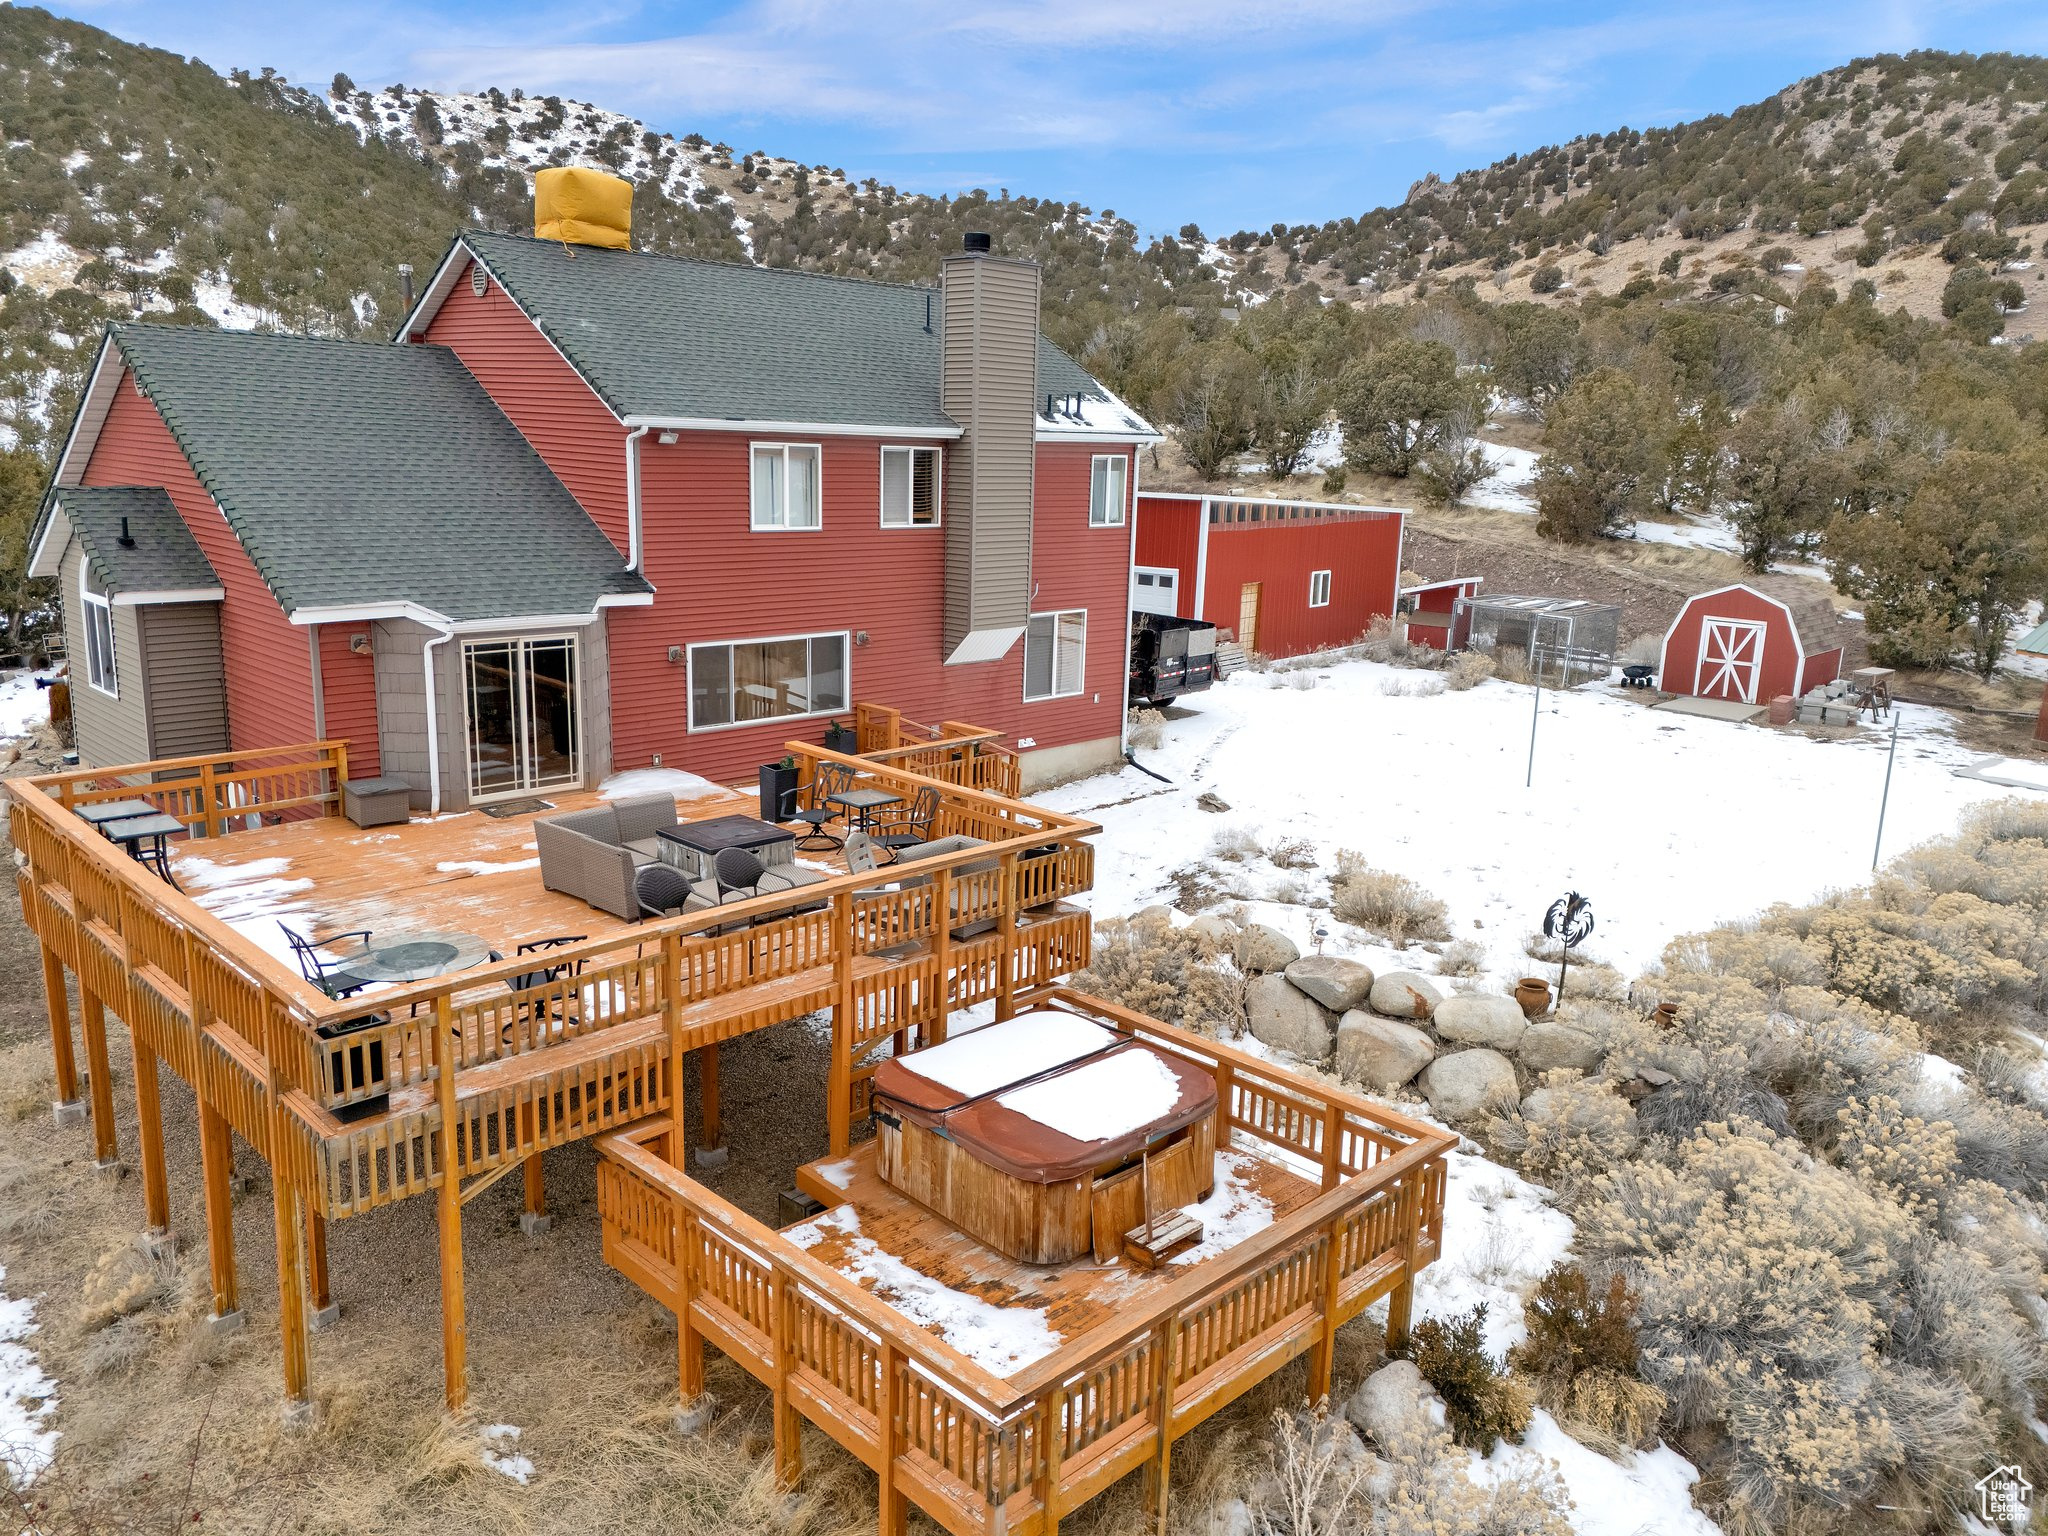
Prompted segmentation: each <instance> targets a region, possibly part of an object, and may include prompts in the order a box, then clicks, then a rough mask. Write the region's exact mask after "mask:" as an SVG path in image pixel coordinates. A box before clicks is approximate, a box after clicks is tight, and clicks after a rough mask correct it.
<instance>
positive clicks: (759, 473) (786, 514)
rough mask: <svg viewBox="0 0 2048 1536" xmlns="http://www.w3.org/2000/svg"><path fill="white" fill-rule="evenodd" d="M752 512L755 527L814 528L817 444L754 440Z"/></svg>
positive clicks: (817, 501)
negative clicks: (760, 441) (757, 441)
mask: <svg viewBox="0 0 2048 1536" xmlns="http://www.w3.org/2000/svg"><path fill="white" fill-rule="evenodd" d="M753 479H754V485H753V513H752V516H751V517H750V519H749V522H750V525H751V526H752V527H754V528H757V529H780V528H816V527H817V526H818V525H819V516H818V507H819V503H820V498H819V494H818V445H817V444H816V443H756V444H754V472H753Z"/></svg>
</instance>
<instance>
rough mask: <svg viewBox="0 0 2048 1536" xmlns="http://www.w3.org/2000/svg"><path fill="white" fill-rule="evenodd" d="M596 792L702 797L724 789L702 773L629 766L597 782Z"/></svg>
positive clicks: (619, 796) (620, 795)
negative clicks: (599, 782) (598, 783)
mask: <svg viewBox="0 0 2048 1536" xmlns="http://www.w3.org/2000/svg"><path fill="white" fill-rule="evenodd" d="M597 793H598V796H599V798H601V799H605V800H623V799H625V798H626V796H628V795H663V794H665V795H673V796H674V797H675V798H676V799H678V800H702V799H704V798H705V797H706V796H708V795H722V794H724V793H725V790H724V788H723V787H722V786H720V785H717V784H714V783H712V782H711V781H710V780H709V779H707V778H704V777H703V776H702V775H700V774H695V773H685V772H684V771H683V770H682V769H680V768H629V769H627V770H626V771H625V772H624V773H615V774H613V775H612V776H611V777H610V778H608V779H606V780H605V781H604V782H603V783H602V784H600V785H598V786H597Z"/></svg>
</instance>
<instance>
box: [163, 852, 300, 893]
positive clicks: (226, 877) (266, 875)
mask: <svg viewBox="0 0 2048 1536" xmlns="http://www.w3.org/2000/svg"><path fill="white" fill-rule="evenodd" d="M291 867H292V861H291V860H290V859H286V858H276V859H251V860H250V861H249V862H248V863H246V864H216V863H215V862H214V861H213V860H212V859H205V858H201V857H200V856H199V855H198V854H196V853H188V854H186V855H185V857H183V858H182V859H180V860H178V884H180V885H181V886H183V887H184V888H185V892H186V894H187V895H193V894H195V893H197V892H199V891H217V890H219V889H220V888H221V887H222V886H224V885H241V884H243V883H245V882H247V881H251V880H274V879H276V878H277V877H278V876H279V875H282V874H283V873H284V872H285V871H286V870H288V869H290V868H291Z"/></svg>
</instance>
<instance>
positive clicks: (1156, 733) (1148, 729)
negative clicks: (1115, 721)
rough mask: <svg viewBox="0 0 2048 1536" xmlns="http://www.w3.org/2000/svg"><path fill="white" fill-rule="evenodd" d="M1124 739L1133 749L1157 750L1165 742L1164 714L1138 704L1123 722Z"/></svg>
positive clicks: (1139, 750)
mask: <svg viewBox="0 0 2048 1536" xmlns="http://www.w3.org/2000/svg"><path fill="white" fill-rule="evenodd" d="M1124 741H1125V743H1126V744H1127V745H1128V746H1129V747H1130V748H1131V749H1132V750H1133V751H1138V752H1153V751H1157V750H1158V749H1159V748H1160V747H1162V746H1164V745H1165V744H1166V716H1164V715H1163V714H1161V713H1160V712H1159V711H1158V710H1156V709H1147V708H1145V707H1144V706H1143V705H1140V706H1139V707H1138V708H1136V709H1134V710H1132V711H1131V713H1130V716H1129V718H1128V719H1127V720H1126V721H1125V722H1124Z"/></svg>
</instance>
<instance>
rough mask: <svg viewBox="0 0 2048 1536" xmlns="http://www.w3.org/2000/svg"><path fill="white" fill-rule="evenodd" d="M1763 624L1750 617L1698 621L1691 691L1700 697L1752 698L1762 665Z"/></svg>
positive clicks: (1749, 701) (1751, 701) (1747, 700)
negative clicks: (1696, 664) (1696, 658)
mask: <svg viewBox="0 0 2048 1536" xmlns="http://www.w3.org/2000/svg"><path fill="white" fill-rule="evenodd" d="M1764 634H1765V626H1764V625H1762V624H1759V623H1757V622H1755V621H1754V620H1752V619H1706V620H1703V621H1702V622H1701V625H1700V659H1699V667H1698V669H1697V671H1696V672H1695V674H1694V677H1693V690H1692V691H1693V692H1694V693H1695V694H1697V695H1698V696H1699V697H1700V698H1703V699H1730V700H1735V701H1738V702H1740V703H1743V704H1754V703H1755V702H1756V685H1757V678H1758V677H1759V675H1761V673H1762V672H1763V666H1764Z"/></svg>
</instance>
